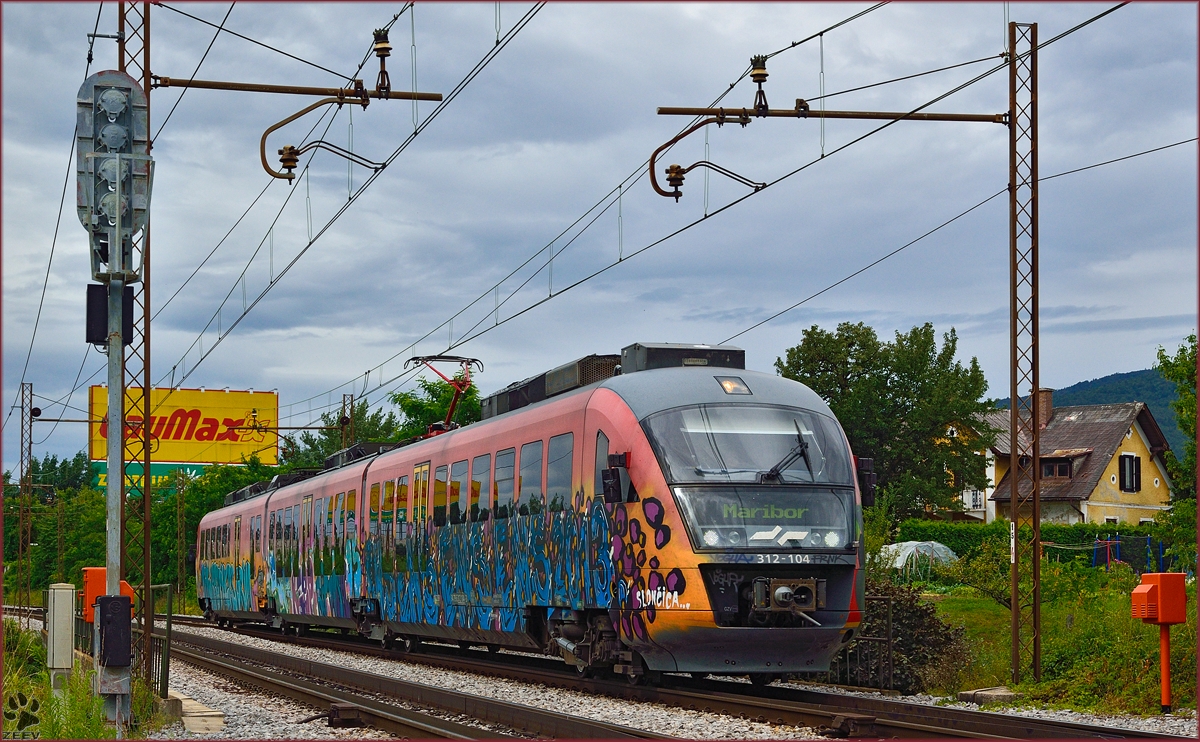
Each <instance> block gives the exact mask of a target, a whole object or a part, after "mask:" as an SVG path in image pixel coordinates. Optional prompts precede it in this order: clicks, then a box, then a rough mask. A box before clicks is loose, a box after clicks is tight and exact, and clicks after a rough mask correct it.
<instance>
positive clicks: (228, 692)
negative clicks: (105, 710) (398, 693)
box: [149, 660, 393, 739]
mask: <svg viewBox="0 0 1200 742" xmlns="http://www.w3.org/2000/svg"><path fill="white" fill-rule="evenodd" d="M171 687H172V688H173V689H175V690H177V691H179V692H180V693H183V694H185V695H188V696H191V697H192V698H193V699H195V700H196V701H198V702H200V703H202V704H204V705H205V706H208V707H209V708H211V709H213V710H215V711H221V712H223V713H224V714H225V728H224V729H222V730H221V731H219V732H213V733H208V734H200V733H192V732H188V731H187V730H185V729H184V728H183V724H182V723H180V722H176V723H174V724H171V725H169V726H167V727H164V728H162V729H159V730H158V731H156V732H154V733H152V734H150V735H149V738H150V739H393V737H392V736H391V735H390V734H388V733H386V732H381V731H379V730H378V729H371V728H370V727H348V728H341V729H335V728H331V727H329V726H328V725H326V724H325V723H324V722H323V721H322V720H320V719H318V720H316V721H312V722H309V723H307V724H301V723H299V722H300V721H301V720H302V719H305V718H307V717H310V716H312V715H313V714H315V713H317V710H316V709H313V708H311V707H308V706H304V705H302V704H298V703H296V702H295V701H292V700H290V699H286V698H279V697H278V696H269V695H266V694H264V693H262V692H261V691H258V690H254V689H250V688H246V687H244V686H241V685H237V684H235V683H234V682H232V681H231V680H228V679H227V678H224V677H221V676H220V675H214V674H212V673H209V672H205V671H204V670H200V669H197V668H195V667H192V666H191V665H188V664H186V663H183V662H177V661H174V660H173V661H172V662H171Z"/></svg>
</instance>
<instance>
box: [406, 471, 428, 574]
mask: <svg viewBox="0 0 1200 742" xmlns="http://www.w3.org/2000/svg"><path fill="white" fill-rule="evenodd" d="M408 501H409V513H408V517H409V520H410V521H411V522H412V526H411V527H410V531H411V533H412V540H411V541H410V542H409V543H410V544H411V546H410V554H411V558H412V565H413V569H414V570H416V571H418V572H422V571H424V570H425V565H426V564H427V563H428V562H427V560H428V559H429V537H430V534H431V530H432V529H430V528H429V523H428V522H427V521H426V517H427V516H428V514H429V462H428V461H426V462H425V463H424V464H417V465H416V466H414V467H413V483H412V490H411V491H410V492H409V495H408Z"/></svg>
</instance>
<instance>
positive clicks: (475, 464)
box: [470, 453, 492, 521]
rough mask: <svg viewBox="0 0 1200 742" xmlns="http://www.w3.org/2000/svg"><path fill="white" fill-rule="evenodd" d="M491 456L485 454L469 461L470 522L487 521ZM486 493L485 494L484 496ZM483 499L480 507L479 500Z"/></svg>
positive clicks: (490, 489) (490, 490)
mask: <svg viewBox="0 0 1200 742" xmlns="http://www.w3.org/2000/svg"><path fill="white" fill-rule="evenodd" d="M491 475H492V455H491V454H490V453H485V454H484V455H482V456H476V457H475V458H474V459H473V460H472V461H471V510H470V517H471V520H472V521H480V520H487V519H488V500H487V497H488V495H490V494H491V492H492V488H491V481H490V480H491V478H492V476H491ZM484 493H487V494H484ZM481 498H482V499H483V505H482V507H481V506H480V499H481Z"/></svg>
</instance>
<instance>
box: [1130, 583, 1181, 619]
mask: <svg viewBox="0 0 1200 742" xmlns="http://www.w3.org/2000/svg"><path fill="white" fill-rule="evenodd" d="M1184 576H1185V575H1184V574H1183V573H1182V572H1148V573H1146V574H1144V575H1142V584H1140V585H1138V586H1137V587H1135V588H1134V589H1133V617H1134V618H1140V619H1142V621H1143V622H1145V623H1150V624H1157V625H1159V626H1170V625H1171V624H1177V623H1183V622H1184V621H1186V620H1187V591H1186V590H1185V589H1184V582H1183V580H1184Z"/></svg>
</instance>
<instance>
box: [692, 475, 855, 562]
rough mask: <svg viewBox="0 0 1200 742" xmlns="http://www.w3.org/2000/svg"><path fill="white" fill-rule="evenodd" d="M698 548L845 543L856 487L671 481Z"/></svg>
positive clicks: (808, 546)
mask: <svg viewBox="0 0 1200 742" xmlns="http://www.w3.org/2000/svg"><path fill="white" fill-rule="evenodd" d="M672 489H673V491H674V493H675V502H676V503H677V504H678V505H679V510H680V511H681V512H682V514H683V520H684V523H686V524H687V527H688V531H689V532H690V533H691V537H692V544H693V546H694V547H695V548H696V550H697V551H715V550H727V549H752V550H754V551H764V550H774V549H796V548H806V549H844V548H846V547H847V546H848V545H849V544H850V542H851V541H852V539H851V535H852V534H853V533H854V490H851V489H832V488H824V487H776V486H772V487H763V486H759V485H738V486H723V487H673V488H672Z"/></svg>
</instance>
